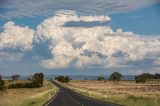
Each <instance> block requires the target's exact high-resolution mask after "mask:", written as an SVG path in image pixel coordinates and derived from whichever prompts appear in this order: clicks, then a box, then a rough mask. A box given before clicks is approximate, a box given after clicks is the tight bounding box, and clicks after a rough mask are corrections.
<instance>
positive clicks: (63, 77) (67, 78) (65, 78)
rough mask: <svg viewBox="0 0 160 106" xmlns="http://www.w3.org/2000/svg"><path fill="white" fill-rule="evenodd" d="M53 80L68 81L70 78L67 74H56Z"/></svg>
mask: <svg viewBox="0 0 160 106" xmlns="http://www.w3.org/2000/svg"><path fill="white" fill-rule="evenodd" d="M55 80H57V81H59V82H62V83H68V82H69V81H70V78H69V77H68V76H58V77H56V78H55Z"/></svg>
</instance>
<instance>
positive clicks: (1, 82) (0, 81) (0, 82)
mask: <svg viewBox="0 0 160 106" xmlns="http://www.w3.org/2000/svg"><path fill="white" fill-rule="evenodd" d="M5 90H6V88H5V82H4V80H3V79H2V77H1V76H0V92H3V91H5Z"/></svg>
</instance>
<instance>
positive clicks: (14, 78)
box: [11, 74, 20, 81]
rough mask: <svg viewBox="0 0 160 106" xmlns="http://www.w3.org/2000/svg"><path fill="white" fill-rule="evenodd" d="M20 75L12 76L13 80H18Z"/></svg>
mask: <svg viewBox="0 0 160 106" xmlns="http://www.w3.org/2000/svg"><path fill="white" fill-rule="evenodd" d="M19 77H20V75H17V74H15V75H12V76H11V78H12V80H13V81H14V80H18V78H19Z"/></svg>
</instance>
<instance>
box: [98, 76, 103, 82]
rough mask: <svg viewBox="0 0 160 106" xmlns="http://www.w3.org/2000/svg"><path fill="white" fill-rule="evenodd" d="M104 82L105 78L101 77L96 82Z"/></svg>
mask: <svg viewBox="0 0 160 106" xmlns="http://www.w3.org/2000/svg"><path fill="white" fill-rule="evenodd" d="M104 80H105V78H104V77H103V76H100V77H98V78H97V81H104Z"/></svg>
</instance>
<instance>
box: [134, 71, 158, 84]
mask: <svg viewBox="0 0 160 106" xmlns="http://www.w3.org/2000/svg"><path fill="white" fill-rule="evenodd" d="M155 76H156V75H153V74H150V73H143V74H140V75H138V76H136V77H135V80H136V83H146V81H147V79H154V78H155Z"/></svg>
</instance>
